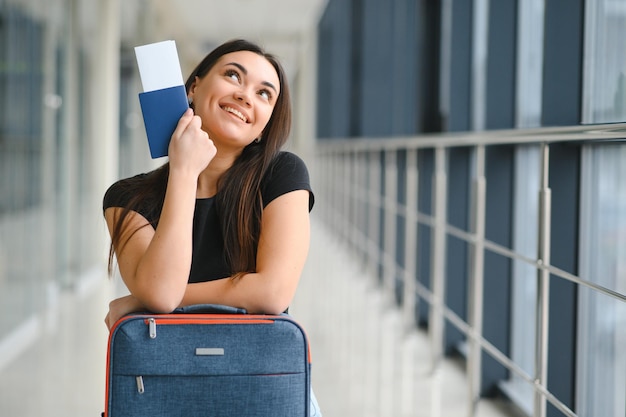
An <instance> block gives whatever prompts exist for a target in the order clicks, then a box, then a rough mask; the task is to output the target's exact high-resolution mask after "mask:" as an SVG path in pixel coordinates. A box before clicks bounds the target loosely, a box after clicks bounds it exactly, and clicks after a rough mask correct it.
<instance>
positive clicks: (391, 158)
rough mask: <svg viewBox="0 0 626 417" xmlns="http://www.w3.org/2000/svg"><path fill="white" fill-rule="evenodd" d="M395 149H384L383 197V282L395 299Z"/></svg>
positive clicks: (396, 178)
mask: <svg viewBox="0 0 626 417" xmlns="http://www.w3.org/2000/svg"><path fill="white" fill-rule="evenodd" d="M397 191H398V168H397V151H396V150H395V149H389V150H387V151H385V199H384V205H383V208H384V218H385V223H384V235H383V239H384V241H383V242H384V243H383V251H382V254H383V282H384V283H385V286H386V287H387V288H386V290H387V291H389V296H390V297H389V299H390V300H395V288H396V222H397V217H398V215H397V212H398V211H397V206H398V195H397V194H398V192H397Z"/></svg>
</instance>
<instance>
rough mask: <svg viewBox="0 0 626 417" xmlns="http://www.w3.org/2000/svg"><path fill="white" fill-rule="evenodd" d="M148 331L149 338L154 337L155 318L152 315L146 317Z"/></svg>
mask: <svg viewBox="0 0 626 417" xmlns="http://www.w3.org/2000/svg"><path fill="white" fill-rule="evenodd" d="M148 331H149V333H150V339H156V320H155V319H154V318H153V317H150V318H149V319H148Z"/></svg>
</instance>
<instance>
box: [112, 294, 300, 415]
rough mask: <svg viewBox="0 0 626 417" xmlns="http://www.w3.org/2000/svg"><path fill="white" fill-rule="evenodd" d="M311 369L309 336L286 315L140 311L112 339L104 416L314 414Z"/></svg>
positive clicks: (217, 309) (215, 309)
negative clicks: (140, 312)
mask: <svg viewBox="0 0 626 417" xmlns="http://www.w3.org/2000/svg"><path fill="white" fill-rule="evenodd" d="M310 368H311V361H310V354H309V345H308V341H307V338H306V335H305V332H304V330H303V329H302V327H301V326H300V325H298V324H297V323H296V322H295V321H294V320H293V319H292V318H291V317H290V316H288V315H286V314H283V315H277V316H272V315H252V314H245V311H243V310H239V309H233V308H230V307H224V306H191V307H186V308H183V309H179V310H177V311H176V312H175V313H172V314H143V313H142V314H132V315H129V316H126V317H123V318H122V319H120V320H119V321H118V322H117V323H116V324H115V325H114V327H113V328H112V329H111V333H110V335H109V345H108V355H107V377H106V402H105V411H104V413H103V416H105V417H127V416H128V417H130V416H132V417H143V416H145V417H166V416H167V417H175V416H180V417H203V416H207V417H209V416H210V417H233V416H238V417H299V416H301V417H309V407H310V404H309V402H310V395H311V394H310V392H311V391H310V383H311V382H310Z"/></svg>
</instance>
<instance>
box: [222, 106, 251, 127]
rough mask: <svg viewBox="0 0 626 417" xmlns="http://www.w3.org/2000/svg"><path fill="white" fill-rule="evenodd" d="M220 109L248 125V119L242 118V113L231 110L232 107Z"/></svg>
mask: <svg viewBox="0 0 626 417" xmlns="http://www.w3.org/2000/svg"><path fill="white" fill-rule="evenodd" d="M222 109H224V110H226V111H227V112H229V113H231V114H234V115H235V116H237V117H239V118H240V119H241V120H243V121H244V122H245V123H248V119H247V118H246V116H244V115H243V113H242V112H240V111H239V110H236V109H233V108H232V107H228V106H224V107H222Z"/></svg>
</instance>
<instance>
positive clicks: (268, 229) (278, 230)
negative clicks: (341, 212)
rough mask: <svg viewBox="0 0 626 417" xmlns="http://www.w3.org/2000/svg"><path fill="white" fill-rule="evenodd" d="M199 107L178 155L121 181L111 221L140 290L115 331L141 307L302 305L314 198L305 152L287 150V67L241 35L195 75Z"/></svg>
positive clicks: (124, 270) (114, 248)
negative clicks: (299, 292)
mask: <svg viewBox="0 0 626 417" xmlns="http://www.w3.org/2000/svg"><path fill="white" fill-rule="evenodd" d="M186 89H187V95H188V98H189V102H190V103H191V106H190V107H191V109H190V110H188V111H187V112H186V113H185V114H184V115H183V116H182V117H181V119H180V121H179V123H178V126H177V128H176V130H175V132H174V134H173V135H172V138H171V142H170V145H169V150H168V151H169V162H168V163H166V164H165V165H163V166H162V167H160V168H158V169H157V170H155V171H152V172H149V173H147V174H141V175H138V176H135V177H132V178H128V179H124V180H121V181H118V182H117V183H115V184H113V185H112V186H111V187H110V188H109V190H108V191H107V193H106V195H105V197H104V207H103V208H104V216H105V218H106V222H107V225H108V228H109V232H110V234H111V251H110V257H109V269H110V270H111V269H112V262H113V257H114V256H115V258H116V259H117V264H118V267H119V270H120V274H121V276H122V279H123V281H124V283H125V284H126V286H127V287H128V289H129V291H130V295H128V296H126V297H122V298H118V299H116V300H113V301H112V302H111V303H110V305H109V314H108V315H107V317H106V320H105V321H106V324H107V326H109V327H111V326H112V325H113V323H115V321H116V320H117V319H119V318H120V317H122V316H123V315H125V314H127V313H129V312H133V311H137V310H150V311H153V312H170V311H172V310H174V309H175V308H176V307H179V306H184V305H190V304H200V303H213V304H224V305H229V306H235V307H241V308H245V309H246V310H248V311H249V312H252V313H268V314H276V313H280V312H283V311H285V310H286V309H287V307H288V306H289V304H290V303H291V301H292V298H293V296H294V293H295V291H296V287H297V285H298V280H299V277H300V273H301V271H302V268H303V266H304V262H305V259H306V256H307V252H308V245H309V211H310V210H311V208H312V206H313V193H312V191H311V187H310V184H309V177H308V171H307V169H306V166H305V165H304V163H303V161H302V160H301V159H300V158H298V157H297V156H296V155H294V154H292V153H288V152H281V151H280V149H281V147H282V146H283V145H284V144H285V142H286V140H287V136H288V134H289V129H290V125H291V107H290V98H289V90H288V86H287V81H286V79H285V74H284V72H283V69H282V67H281V65H280V63H279V62H278V61H277V60H276V59H275V58H274V57H273V56H272V55H270V54H267V53H265V52H264V51H263V50H262V49H261V48H259V47H258V46H257V45H254V44H252V43H250V42H247V41H243V40H235V41H231V42H228V43H225V44H223V45H221V46H220V47H218V48H216V49H215V50H214V51H213V52H211V53H210V54H209V55H207V56H206V58H205V59H204V60H203V61H202V62H200V64H199V65H198V66H197V67H196V69H195V70H194V71H193V72H192V73H191V75H190V76H189V78H188V80H187V82H186Z"/></svg>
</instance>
